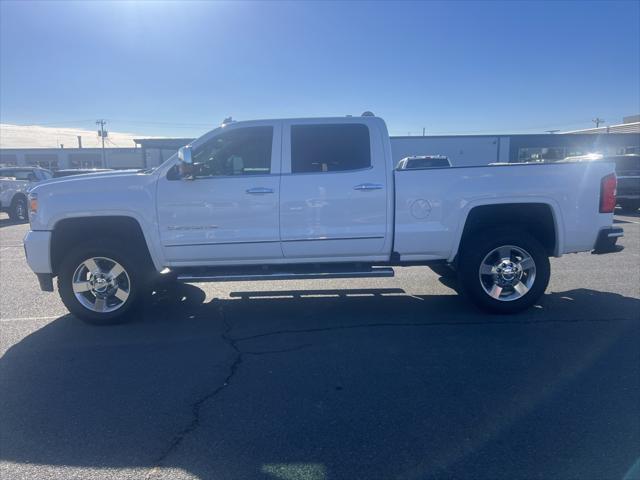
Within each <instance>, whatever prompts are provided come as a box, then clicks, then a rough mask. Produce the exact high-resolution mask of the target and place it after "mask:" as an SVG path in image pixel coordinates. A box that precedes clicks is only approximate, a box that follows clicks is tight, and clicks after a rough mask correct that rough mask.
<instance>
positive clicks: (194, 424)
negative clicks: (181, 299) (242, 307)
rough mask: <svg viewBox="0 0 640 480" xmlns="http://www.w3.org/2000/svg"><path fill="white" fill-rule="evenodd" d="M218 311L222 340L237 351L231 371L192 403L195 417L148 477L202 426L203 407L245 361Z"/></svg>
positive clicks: (223, 317)
mask: <svg viewBox="0 0 640 480" xmlns="http://www.w3.org/2000/svg"><path fill="white" fill-rule="evenodd" d="M218 313H219V314H220V317H221V318H222V322H223V323H224V325H225V330H224V331H223V332H222V334H221V335H220V336H221V338H222V340H223V341H224V342H225V343H226V344H227V345H228V346H229V347H231V349H233V350H234V351H235V358H234V360H233V362H231V365H230V367H229V373H228V374H227V376H226V377H225V379H224V381H223V382H222V384H221V385H219V386H218V387H216V388H215V389H213V390H211V391H210V392H208V393H206V394H205V395H203V396H201V397H200V398H198V399H197V400H196V401H195V402H194V403H193V404H192V405H191V413H192V417H193V418H192V420H191V422H189V424H188V425H187V426H186V427H184V428H183V429H182V430H180V432H178V433H177V434H176V435H175V436H174V437H173V439H172V440H171V442H170V443H169V445H168V447H167V448H166V449H165V450H164V451H163V452H162V453H161V454H160V455H159V456H158V457H157V458H156V460H155V461H154V462H153V464H154V465H155V466H154V467H153V468H152V469H151V471H150V472H149V474H148V475H147V477H146V478H147V479H150V478H151V477H152V476H154V475H155V474H156V473H158V469H159V467H160V466H161V465H162V463H164V461H165V460H166V459H167V458H168V457H169V455H171V454H172V453H173V452H174V451H175V450H176V449H177V448H178V447H179V446H180V444H181V443H182V442H183V441H184V439H185V438H186V437H187V436H188V435H189V434H191V433H193V432H194V431H195V430H196V429H197V428H198V427H199V426H200V413H201V411H202V407H203V406H204V404H205V403H207V402H208V401H209V400H211V399H213V398H215V397H216V396H217V395H218V394H219V393H221V392H222V391H223V390H224V389H225V387H227V386H228V385H229V384H230V383H231V380H232V379H233V377H234V376H235V374H236V372H237V371H238V367H239V366H240V364H241V363H242V362H243V354H244V352H242V351H240V349H239V348H238V346H237V345H236V340H234V339H233V338H232V337H230V336H229V332H230V331H231V328H232V327H231V325H230V324H229V322H228V321H227V319H226V317H225V315H224V311H223V309H222V307H220V308H219V311H218Z"/></svg>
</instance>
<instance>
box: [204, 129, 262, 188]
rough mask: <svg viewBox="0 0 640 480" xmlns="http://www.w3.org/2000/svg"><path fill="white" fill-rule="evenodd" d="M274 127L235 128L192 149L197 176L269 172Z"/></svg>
mask: <svg viewBox="0 0 640 480" xmlns="http://www.w3.org/2000/svg"><path fill="white" fill-rule="evenodd" d="M272 140H273V127H246V128H236V129H233V130H229V131H228V132H224V133H221V134H220V135H218V136H216V137H214V138H212V139H211V140H209V141H208V142H207V143H205V144H204V145H202V146H201V147H199V148H197V149H195V150H194V151H193V154H192V156H193V163H194V166H197V167H196V171H195V175H196V176H198V177H213V176H227V175H266V174H269V173H271V143H272Z"/></svg>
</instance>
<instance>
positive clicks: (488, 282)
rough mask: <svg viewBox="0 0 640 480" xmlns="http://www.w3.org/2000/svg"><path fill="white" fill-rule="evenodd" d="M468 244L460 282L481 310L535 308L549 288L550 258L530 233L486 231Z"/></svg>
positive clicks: (461, 260)
mask: <svg viewBox="0 0 640 480" xmlns="http://www.w3.org/2000/svg"><path fill="white" fill-rule="evenodd" d="M465 244H466V246H465V247H463V250H462V252H461V253H460V260H459V264H458V272H459V275H458V278H459V283H460V285H461V287H462V291H463V293H464V294H465V295H467V296H468V297H469V298H470V299H471V300H472V301H473V303H475V304H476V305H478V306H479V307H480V308H482V309H484V310H487V311H490V312H494V313H516V312H519V311H522V310H525V309H526V308H529V307H530V306H531V305H533V304H534V303H535V302H536V301H537V300H538V299H539V298H540V296H542V294H543V293H544V291H545V289H546V288H547V285H548V283H549V276H550V273H551V268H550V264H549V257H548V255H547V252H546V251H545V249H544V247H543V246H542V245H541V244H540V242H538V240H536V239H535V238H534V237H533V236H531V235H530V234H528V233H527V232H524V231H521V230H511V229H509V230H500V231H495V232H492V231H486V232H481V233H480V234H477V235H474V237H473V238H472V239H469V240H468V241H467V242H465Z"/></svg>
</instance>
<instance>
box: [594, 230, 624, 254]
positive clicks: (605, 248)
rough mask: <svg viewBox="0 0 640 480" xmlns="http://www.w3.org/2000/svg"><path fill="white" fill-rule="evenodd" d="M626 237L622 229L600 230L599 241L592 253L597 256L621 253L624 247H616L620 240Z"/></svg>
mask: <svg viewBox="0 0 640 480" xmlns="http://www.w3.org/2000/svg"><path fill="white" fill-rule="evenodd" d="M623 235H624V231H623V230H622V228H620V227H609V228H605V229H603V230H600V233H599V234H598V239H597V240H596V244H595V246H594V247H593V251H592V252H591V253H593V254H595V255H602V254H603V253H613V252H619V251H620V250H622V249H623V248H624V247H623V246H622V245H616V242H617V241H618V238H620V237H622V236H623Z"/></svg>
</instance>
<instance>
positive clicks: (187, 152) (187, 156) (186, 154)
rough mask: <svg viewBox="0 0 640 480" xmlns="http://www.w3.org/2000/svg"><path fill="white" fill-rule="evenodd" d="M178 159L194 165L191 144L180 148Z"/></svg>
mask: <svg viewBox="0 0 640 480" xmlns="http://www.w3.org/2000/svg"><path fill="white" fill-rule="evenodd" d="M178 160H179V161H180V163H182V164H186V165H193V158H191V146H190V145H186V146H184V147H180V148H179V149H178Z"/></svg>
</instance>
